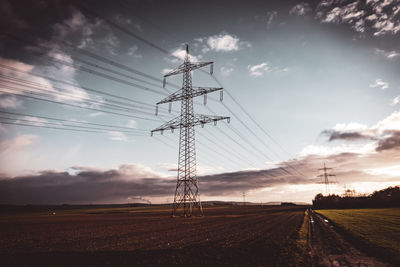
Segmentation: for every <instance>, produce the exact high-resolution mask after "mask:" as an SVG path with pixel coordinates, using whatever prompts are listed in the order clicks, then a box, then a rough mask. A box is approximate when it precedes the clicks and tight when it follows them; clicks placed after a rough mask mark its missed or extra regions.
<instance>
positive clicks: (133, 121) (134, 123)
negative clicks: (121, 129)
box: [126, 120, 137, 128]
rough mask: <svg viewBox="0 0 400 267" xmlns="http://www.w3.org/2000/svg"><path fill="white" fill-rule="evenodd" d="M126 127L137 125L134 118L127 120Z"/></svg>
mask: <svg viewBox="0 0 400 267" xmlns="http://www.w3.org/2000/svg"><path fill="white" fill-rule="evenodd" d="M126 127H128V128H136V127H137V122H136V121H135V120H129V121H128V123H127V124H126Z"/></svg>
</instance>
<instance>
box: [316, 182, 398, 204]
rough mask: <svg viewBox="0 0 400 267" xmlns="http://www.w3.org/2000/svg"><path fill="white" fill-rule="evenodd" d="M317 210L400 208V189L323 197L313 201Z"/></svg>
mask: <svg viewBox="0 0 400 267" xmlns="http://www.w3.org/2000/svg"><path fill="white" fill-rule="evenodd" d="M313 207H314V208H315V209H332V208H336V209H346V208H347V209H349V208H385V207H400V187H398V186H395V187H388V188H386V189H382V190H379V191H375V192H374V193H372V194H371V195H366V196H338V195H328V196H323V195H322V194H317V195H316V196H315V197H314V199H313Z"/></svg>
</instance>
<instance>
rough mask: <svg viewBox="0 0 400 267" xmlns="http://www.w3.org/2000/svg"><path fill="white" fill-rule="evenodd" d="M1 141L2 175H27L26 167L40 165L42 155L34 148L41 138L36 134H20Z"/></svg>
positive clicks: (0, 159)
mask: <svg viewBox="0 0 400 267" xmlns="http://www.w3.org/2000/svg"><path fill="white" fill-rule="evenodd" d="M2 139H3V140H2V141H0V166H1V172H2V173H14V174H15V173H25V172H26V169H25V168H26V167H25V166H31V165H32V164H33V165H34V164H39V163H40V160H41V154H40V153H37V152H35V150H34V147H35V145H36V143H37V140H39V139H40V137H39V136H37V135H34V134H18V135H16V136H14V137H12V138H9V139H5V137H3V138H2Z"/></svg>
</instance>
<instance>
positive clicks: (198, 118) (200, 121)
mask: <svg viewBox="0 0 400 267" xmlns="http://www.w3.org/2000/svg"><path fill="white" fill-rule="evenodd" d="M220 120H227V121H228V122H229V120H230V117H224V116H209V115H203V114H195V115H194V118H193V122H189V123H188V124H186V123H182V122H181V118H180V117H179V116H178V117H176V118H174V119H172V120H170V121H168V122H166V123H164V124H163V125H161V126H160V127H158V128H156V129H154V130H152V131H151V133H154V132H160V131H165V130H174V129H179V128H180V127H190V126H196V125H204V124H206V123H210V122H214V123H216V122H217V121H220Z"/></svg>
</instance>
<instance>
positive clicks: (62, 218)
mask: <svg viewBox="0 0 400 267" xmlns="http://www.w3.org/2000/svg"><path fill="white" fill-rule="evenodd" d="M205 214H206V216H205V217H193V218H170V216H169V215H170V210H166V211H156V212H125V213H116V214H114V213H113V214H58V213H57V215H54V216H53V215H21V216H10V217H0V236H1V237H2V238H1V239H0V258H2V259H1V260H2V261H1V262H2V263H6V264H5V265H4V264H3V265H2V266H8V265H9V266H20V265H26V266H31V265H32V263H35V264H36V265H37V264H38V265H41V266H46V265H47V266H49V265H50V266H77V265H84V266H94V265H96V266H120V265H126V266H133V265H135V266H147V265H162V266H165V265H188V264H189V265H195V266H200V265H201V266H211V265H212V266H215V265H219V266H221V265H223V266H277V265H279V266H301V265H302V264H303V265H306V264H304V263H303V262H302V261H303V258H302V255H299V252H298V249H297V246H296V239H297V236H298V234H297V231H298V229H299V227H300V226H301V224H302V221H303V216H304V208H302V207H294V208H285V207H230V208H227V207H216V208H208V209H206V210H205Z"/></svg>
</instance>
